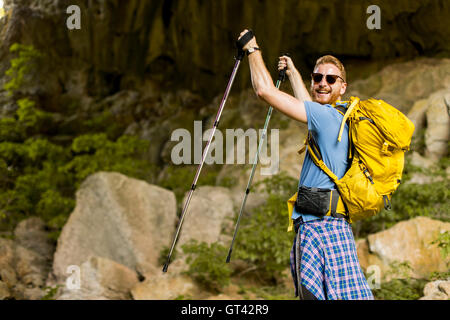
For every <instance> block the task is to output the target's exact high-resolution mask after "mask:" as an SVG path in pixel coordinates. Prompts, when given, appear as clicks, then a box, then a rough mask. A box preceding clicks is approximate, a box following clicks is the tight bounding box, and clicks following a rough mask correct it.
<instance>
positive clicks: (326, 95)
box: [311, 87, 341, 104]
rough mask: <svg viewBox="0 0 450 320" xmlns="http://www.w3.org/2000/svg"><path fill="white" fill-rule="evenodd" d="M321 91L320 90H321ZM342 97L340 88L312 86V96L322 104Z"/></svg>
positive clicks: (333, 101) (330, 102) (331, 102)
mask: <svg viewBox="0 0 450 320" xmlns="http://www.w3.org/2000/svg"><path fill="white" fill-rule="evenodd" d="M319 91H320V92H319ZM340 97H341V94H340V89H339V88H326V87H318V88H311V98H312V100H313V101H314V102H317V103H320V104H333V103H335V102H336V101H337V100H339V99H340Z"/></svg>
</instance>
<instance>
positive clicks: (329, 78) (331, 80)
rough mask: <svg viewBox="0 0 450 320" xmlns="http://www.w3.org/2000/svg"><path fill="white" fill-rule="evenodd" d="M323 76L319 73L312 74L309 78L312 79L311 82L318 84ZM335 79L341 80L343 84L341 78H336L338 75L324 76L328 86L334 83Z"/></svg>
mask: <svg viewBox="0 0 450 320" xmlns="http://www.w3.org/2000/svg"><path fill="white" fill-rule="evenodd" d="M323 76H324V75H323V74H321V73H312V74H311V78H312V79H313V81H314V82H315V83H319V82H320V81H322V79H323ZM337 78H339V79H341V80H342V82H345V81H344V79H342V77H340V76H338V75H335V74H327V75H326V76H325V79H326V80H327V82H328V83H329V84H333V83H335V82H336V80H337Z"/></svg>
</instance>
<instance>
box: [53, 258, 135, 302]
mask: <svg viewBox="0 0 450 320" xmlns="http://www.w3.org/2000/svg"><path fill="white" fill-rule="evenodd" d="M138 282H139V280H138V276H137V274H136V272H134V271H133V270H131V269H129V268H127V267H125V266H124V265H121V264H119V263H117V262H114V261H112V260H109V259H106V258H101V257H94V256H91V257H90V258H89V259H88V260H87V261H86V262H84V263H83V264H82V265H81V268H80V288H79V289H69V288H67V286H66V287H64V289H63V291H62V293H61V294H60V295H59V296H58V298H57V299H58V300H127V299H130V298H131V295H130V291H131V289H132V288H133V287H134V286H135V285H136V284H137V283H138Z"/></svg>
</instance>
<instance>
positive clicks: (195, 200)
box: [177, 186, 235, 248]
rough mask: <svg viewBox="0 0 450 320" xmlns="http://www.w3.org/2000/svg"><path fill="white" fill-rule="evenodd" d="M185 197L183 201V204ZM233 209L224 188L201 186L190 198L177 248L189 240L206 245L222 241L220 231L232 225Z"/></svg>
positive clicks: (230, 199)
mask: <svg viewBox="0 0 450 320" xmlns="http://www.w3.org/2000/svg"><path fill="white" fill-rule="evenodd" d="M185 201H186V197H185V199H184V200H183V203H185ZM234 214H235V211H234V207H233V199H232V196H231V192H230V191H229V190H228V189H227V188H224V187H211V186H201V187H198V188H197V189H196V191H195V193H194V195H193V196H192V199H191V203H190V205H189V209H188V212H187V214H186V216H185V220H184V222H183V229H182V231H181V233H180V237H179V240H178V243H177V246H178V247H179V248H181V247H182V246H183V244H186V243H187V242H188V241H189V240H191V239H192V240H197V241H199V242H202V241H204V242H206V243H208V244H210V243H213V242H217V241H221V240H223V238H222V235H221V231H222V229H223V228H224V227H225V226H226V225H227V224H230V223H232V221H233V218H234Z"/></svg>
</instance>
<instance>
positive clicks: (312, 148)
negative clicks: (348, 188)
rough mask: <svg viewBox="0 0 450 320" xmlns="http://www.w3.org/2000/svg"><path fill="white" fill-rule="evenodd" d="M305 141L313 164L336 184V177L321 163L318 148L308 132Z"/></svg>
mask: <svg viewBox="0 0 450 320" xmlns="http://www.w3.org/2000/svg"><path fill="white" fill-rule="evenodd" d="M306 141H307V142H306V143H307V145H308V151H309V154H310V155H311V159H312V160H313V162H314V164H315V165H316V166H318V167H319V168H320V169H322V170H323V172H325V173H326V174H327V175H328V176H329V177H330V179H331V180H333V182H334V183H336V181H338V180H339V179H338V177H337V176H336V175H335V174H334V173H333V172H332V171H331V170H330V169H329V168H328V167H327V166H326V165H325V162H323V159H322V154H321V153H320V149H319V146H318V145H317V143H316V141H315V140H314V137H313V135H312V134H311V132H309V131H308V138H307V139H306Z"/></svg>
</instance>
